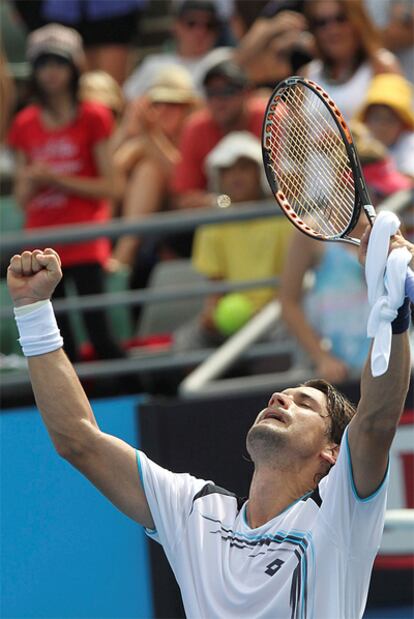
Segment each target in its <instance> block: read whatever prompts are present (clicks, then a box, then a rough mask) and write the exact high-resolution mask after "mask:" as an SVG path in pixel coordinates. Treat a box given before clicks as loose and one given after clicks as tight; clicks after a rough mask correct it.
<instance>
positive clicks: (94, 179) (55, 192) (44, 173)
mask: <svg viewBox="0 0 414 619" xmlns="http://www.w3.org/2000/svg"><path fill="white" fill-rule="evenodd" d="M27 57H28V60H29V62H30V63H31V65H32V69H33V85H34V91H35V95H36V100H37V103H36V104H34V105H29V106H28V107H26V108H25V109H23V110H22V111H21V112H20V113H19V114H17V116H16V118H15V120H14V122H13V124H12V127H11V129H10V133H9V143H10V145H11V146H12V147H13V148H14V149H15V150H16V156H17V174H16V183H15V196H16V198H17V201H18V203H19V204H20V205H21V207H22V208H23V210H24V212H25V215H26V219H25V227H26V228H27V229H33V228H41V227H46V226H59V225H64V224H72V225H73V224H76V223H100V222H104V221H107V220H109V219H110V205H109V201H108V200H109V199H110V198H112V197H114V192H115V182H114V179H113V178H112V171H111V165H110V158H109V154H108V138H109V136H110V135H111V133H112V128H113V120H112V115H111V113H110V111H109V110H108V109H106V108H105V107H103V106H101V105H98V104H96V103H90V102H80V101H79V99H78V81H79V76H80V73H81V68H82V65H83V49H82V41H81V38H80V36H79V34H78V33H77V32H76V31H75V30H72V29H71V28H66V27H64V26H60V25H58V24H49V25H47V26H44V27H43V28H39V29H38V30H35V31H34V32H33V33H32V34H31V35H30V36H29V39H28V48H27ZM55 249H56V251H58V252H59V254H60V256H61V259H62V265H63V266H64V267H65V279H71V280H72V281H73V282H74V284H75V286H76V288H77V290H78V293H79V294H81V295H82V294H100V293H102V292H104V279H105V272H104V268H103V267H104V265H105V263H106V261H107V260H108V258H109V255H110V249H111V247H110V243H109V240H108V239H106V238H98V239H94V240H92V241H86V242H82V243H73V244H68V245H62V246H55ZM64 295H65V291H64V287H63V284H62V283H60V284H59V286H58V287H57V288H56V291H55V293H54V296H55V298H56V297H62V296H64ZM84 319H85V324H86V328H87V331H88V335H89V337H90V340H91V343H92V344H93V346H94V348H95V350H96V352H97V355H98V356H99V357H100V358H104V359H108V358H112V357H119V356H123V355H124V353H123V351H122V349H121V348H120V346H119V345H118V344H117V342H116V340H115V339H114V337H113V336H112V335H111V330H110V328H109V324H108V320H107V317H106V314H105V313H104V311H100V310H99V311H92V312H85V315H84ZM59 326H60V329H61V332H62V335H63V337H64V340H65V350H66V352H67V354H68V356H69V358H70V359H71V360H76V359H77V356H78V355H77V348H76V342H75V338H74V336H73V333H72V330H71V327H70V323H69V319H68V316H67V314H63V315H62V314H61V315H60V318H59Z"/></svg>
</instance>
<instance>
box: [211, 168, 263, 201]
mask: <svg viewBox="0 0 414 619" xmlns="http://www.w3.org/2000/svg"><path fill="white" fill-rule="evenodd" d="M260 181H261V170H260V168H259V166H258V164H257V162H256V161H252V159H247V158H246V157H240V158H239V159H237V161H236V162H235V163H234V164H233V165H231V166H229V167H228V168H222V169H221V170H220V173H219V187H220V192H221V193H224V194H227V195H228V196H230V198H231V200H232V202H249V201H251V200H258V199H260V198H261V193H262V192H261V184H260Z"/></svg>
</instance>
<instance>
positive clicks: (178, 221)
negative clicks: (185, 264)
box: [0, 190, 414, 395]
mask: <svg viewBox="0 0 414 619" xmlns="http://www.w3.org/2000/svg"><path fill="white" fill-rule="evenodd" d="M413 195H414V194H413V191H411V190H405V191H402V192H399V193H398V194H394V195H393V196H391V198H389V199H388V200H386V201H384V202H383V203H382V205H381V207H382V208H387V209H388V210H392V211H394V212H396V213H398V212H400V211H401V210H403V209H405V208H406V207H407V206H409V205H410V204H412V203H413ZM279 215H281V213H280V211H279V209H278V208H277V207H276V205H275V202H274V200H273V199H272V200H266V201H263V202H261V203H260V204H257V203H243V204H239V205H237V206H231V207H228V208H226V209H219V208H203V209H196V210H195V209H190V210H186V211H174V212H167V213H159V214H156V215H153V216H151V217H148V218H145V219H142V220H138V221H134V222H133V221H130V220H116V221H111V222H108V223H106V224H99V225H96V224H95V225H87V224H79V225H75V226H60V227H48V228H44V229H38V230H36V231H35V232H33V231H32V232H21V233H18V234H2V235H0V247H1V250H2V256H3V259H4V258H5V256H11V255H12V254H13V253H15V252H18V251H21V250H22V249H23V248H29V247H45V246H53V245H54V244H66V243H73V242H76V241H79V242H80V241H86V240H91V239H94V238H99V237H102V236H105V237H108V238H110V239H116V238H119V237H120V236H122V235H125V234H131V233H133V234H137V235H142V236H154V235H155V236H158V235H166V234H172V233H175V232H178V231H184V230H192V229H194V228H197V227H199V226H202V225H208V224H225V223H230V222H234V221H248V220H251V219H257V218H262V217H274V216H279ZM277 283H278V279H277V278H268V279H263V280H257V281H255V282H252V281H249V282H237V283H234V282H232V283H230V282H211V283H206V284H203V285H201V284H200V285H199V284H197V285H194V284H192V285H191V286H188V287H184V286H183V287H180V288H176V289H174V290H171V289H163V290H160V289H158V290H150V289H147V290H137V291H124V292H118V293H106V294H103V295H88V296H84V297H82V298H80V297H68V298H66V299H63V300H58V301H55V302H54V306H55V309H56V312H57V313H59V312H68V311H72V310H74V309H81V310H82V311H88V309H89V310H92V309H96V308H101V307H106V308H108V307H114V306H117V305H133V304H145V303H154V302H157V303H158V302H168V301H170V300H172V299H186V298H191V297H194V296H207V295H209V294H213V293H224V292H230V291H234V290H247V289H251V288H255V287H269V286H274V285H277ZM10 312H11V310H10V307H5V308H1V309H0V317H2V318H4V317H6V316H8V315H10ZM248 332H249V331H248ZM241 337H243V336H241ZM254 339H255V338H253V340H252V341H254ZM237 341H238V340H237V339H236V343H237ZM250 345H251V342H250V341H248V343H247V345H246V344H245V345H243V346H242V347H241V349H240V350H237V351H236V352H237V355H236V357H235V356H234V351H235V350H236V349H235V348H232V344H230V350H232V354H231V355H230V356H229V359H230V357H231V359H232V362H234V360H235V359H237V358H252V359H253V358H264V357H271V356H274V355H276V354H285V353H286V352H292V345H289V344H273V343H272V344H255V345H254V346H252V347H251V348H249V346H250ZM236 348H237V346H236ZM247 348H249V349H248V350H247ZM226 350H228V348H225V354H226ZM212 352H213V351H212V350H199V351H193V352H190V353H175V352H168V353H166V352H165V351H164V352H161V353H157V354H154V353H146V354H145V355H139V356H137V357H131V358H129V359H123V360H119V359H117V360H114V361H112V360H109V361H97V362H93V363H79V364H76V366H75V369H76V371H77V373H78V374H79V376H80V378H81V379H82V378H91V377H96V378H99V377H105V376H116V375H122V374H130V373H131V372H137V373H141V372H142V373H145V372H149V371H157V370H168V369H173V368H180V367H183V368H184V367H188V366H191V365H196V364H198V363H200V362H202V361H205V360H206V359H208V357H209V356H210V355H211V354H212ZM215 354H217V351H216V353H215ZM229 359H228V360H227V361H226V363H225V364H224V365H223V368H224V366H225V367H228V366H229ZM220 363H221V362H220ZM294 371H296V370H294ZM298 371H300V372H302V374H303V372H305V373H306V372H307V370H306V369H304V368H302V369H300V368H299V369H298ZM210 378H211V380H212V382H213V383H214V382H216V384H215V389H212V391H213V392H214V391H215V390H216V391H217V392H219V391H222V390H224V389H227V388H231V387H230V385H231V381H232V380H233V381H236V383H235V388H236V385H237V389H240V387H241V385H240V384H239V383H237V379H230V380H228V381H226V384H227V387H225V386H224V385H223V384H221V383H220V382H219V381H215V380H214V379H215V378H217V373H214V376H211V377H210ZM280 378H281V379H282V376H280ZM262 379H263V380H264V381H265V382H266V384H267V382H268V381H269V378H266V377H262ZM284 379H286V376H285V378H284ZM284 379H283V380H284ZM244 380H245V379H244ZM275 380H277V379H276V377H275V376H274V375H272V385H273V386H274V385H275ZM1 381H2V388H3V389H4V388H6V389H7V388H16V387H18V386H22V385H28V384H29V376H28V373H27V372H26V371H24V370H23V371H18V372H14V371H10V372H7V373H4V374H3V375H2V378H1ZM207 382H208V381H207ZM187 384H188V383H187ZM255 384H256V385H258V384H260V378H258V377H257V378H256V381H255ZM244 385H245V387H246V388H247V385H248V383H246V382H245V383H244ZM204 387H205V384H204ZM252 388H254V385H252V384H251V385H249V389H252ZM183 392H185V393H186V394H187V395H190V392H193V388H192V387H191V384H190V389H187V387H184V388H183Z"/></svg>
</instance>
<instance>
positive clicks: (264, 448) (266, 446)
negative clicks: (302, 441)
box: [246, 421, 286, 460]
mask: <svg viewBox="0 0 414 619" xmlns="http://www.w3.org/2000/svg"><path fill="white" fill-rule="evenodd" d="M285 434H286V433H285V431H284V429H283V427H278V426H276V425H272V424H271V423H267V422H266V421H263V422H258V423H256V424H254V426H252V427H251V428H250V430H249V431H248V433H247V436H246V448H247V451H248V452H249V454H250V457H251V458H252V460H254V459H255V456H257V455H258V454H259V453H263V452H265V453H268V452H269V451H274V450H275V449H277V448H280V446H281V445H282V444H284V443H285V442H286V438H285V437H284V435H285Z"/></svg>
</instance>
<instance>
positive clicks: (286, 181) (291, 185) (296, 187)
mask: <svg viewBox="0 0 414 619" xmlns="http://www.w3.org/2000/svg"><path fill="white" fill-rule="evenodd" d="M301 133H302V135H301V136H300V137H301V138H303V139H302V140H298V139H296V140H292V141H295V142H296V150H295V160H296V161H295V163H296V166H295V167H296V169H297V167H298V166H300V165H301V164H302V161H303V160H305V161H306V160H307V163H308V164H310V165H312V166H313V167H315V168H317V169H318V173H319V175H320V178H321V179H322V181H323V183H324V186H325V187H329V186H330V185H332V179H331V178H330V177H329V174H328V172H326V171H325V169H324V166H323V165H321V164H322V162H321V161H320V159H318V157H317V156H316V155H314V154H313V153H312V151H310V150H309V149H308V148H307V149H306V150H305V149H303V148H302V147H301V146H300V147H299V149H298V148H297V144H298V143H299V144H301V143H302V142H304V139H305V138H306V136H305V134H304V132H303V131H302V132H301ZM294 137H296V138H297V136H294V135H292V134H291V135H290V137H289V139H292V138H294ZM272 153H273V155H274V157H275V159H276V160H277V159H278V158H279V153H277V152H276V151H275V149H274V148H273V149H272ZM305 180H306V177H305V176H304V175H303V174H302V172H301V173H300V174H299V173H298V172H297V171H296V170H295V168H292V169H291V170H289V172H288V177H287V176H286V171H285V174H282V175H281V176H280V185H281V187H282V188H283V190H284V193H285V195H291V196H292V198H293V201H294V203H295V205H296V208H295V211H296V213H297V215H298V216H299V217H301V218H302V219H303V216H304V215H307V216H308V219H309V218H310V217H311V215H315V209H319V210H321V207H322V205H325V207H326V191H325V192H322V193H321V192H319V194H318V192H317V191H316V192H314V193H315V194H316V196H315V197H313V196H312V195H310V194H309V195H308V196H307V202H304V201H303V196H304V188H303V187H302V186H304V182H305ZM352 195H353V194H352V193H351V198H352ZM307 203H309V206H308V207H307ZM330 203H331V204H332V206H334V207H336V209H335V210H333V211H332V212H333V215H332V216H331V219H332V221H333V222H335V228H333V227H332V225H329V223H330V221H329V219H328V220H327V219H326V208H325V209H324V219H323V220H321V225H323V227H324V232H326V233H331V234H332V233H334V234H335V229H336V228H337V227H340V228H342V227H346V224H347V220H346V218H345V217H341V216H340V210H338V209H339V208H340V206H341V204H340V201H339V199H338V198H337V196H336V195H335V193H332V192H331V196H330ZM292 206H293V204H292ZM310 208H311V209H312V210H310Z"/></svg>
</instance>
